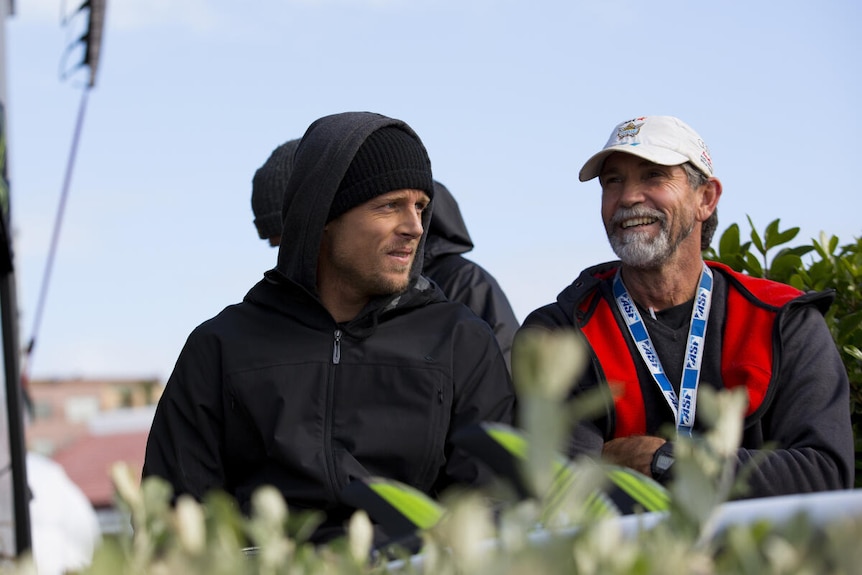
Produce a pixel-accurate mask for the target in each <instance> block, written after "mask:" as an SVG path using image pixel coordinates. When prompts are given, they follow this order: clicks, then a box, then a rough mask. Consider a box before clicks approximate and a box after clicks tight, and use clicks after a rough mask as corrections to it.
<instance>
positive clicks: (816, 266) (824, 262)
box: [704, 218, 862, 487]
mask: <svg viewBox="0 0 862 575" xmlns="http://www.w3.org/2000/svg"><path fill="white" fill-rule="evenodd" d="M748 223H749V225H750V226H751V236H750V239H749V240H748V241H745V242H742V241H741V238H740V232H739V226H738V225H737V224H732V225H731V226H730V227H728V228H727V229H726V230H725V231H724V233H723V234H722V235H721V238H720V239H719V242H718V251H716V250H714V249H713V248H709V249H707V250H706V251H705V252H704V256H705V257H706V258H707V259H712V260H716V261H719V262H721V263H724V264H727V265H728V266H730V267H732V268H733V269H735V270H737V271H740V272H744V273H747V274H749V275H751V276H754V277H761V278H768V279H771V280H775V281H779V282H783V283H786V284H790V285H792V286H794V287H796V288H798V289H800V290H803V291H809V290H817V291H820V290H825V289H828V288H832V289H834V290H835V291H836V296H835V302H834V303H833V304H832V307H831V308H830V309H829V312H828V313H827V314H826V323H827V324H828V325H829V330H830V331H831V332H832V337H833V338H834V339H835V343H836V345H837V346H838V349H839V351H840V352H841V358H842V359H843V361H844V367H845V368H846V369H847V375H848V376H849V378H850V414H851V418H852V421H853V434H854V437H855V439H856V487H862V351H860V350H862V238H856V239H855V240H854V241H853V242H852V243H848V244H844V245H840V243H841V242H840V240H839V239H838V238H837V237H836V236H831V237H827V236H826V234H823V233H821V234H820V239H819V240H811V243H810V244H802V245H797V246H795V247H790V246H789V245H788V244H790V243H791V242H792V241H793V240H794V239H795V238H796V236H797V235H798V234H799V228H798V227H796V228H788V229H786V230H782V229H780V228H779V225H780V220H774V221H772V222H771V223H770V224H769V225H767V226H766V228H765V229H764V231H763V233H758V232H757V230H756V229H755V227H754V223H753V222H752V221H751V218H748Z"/></svg>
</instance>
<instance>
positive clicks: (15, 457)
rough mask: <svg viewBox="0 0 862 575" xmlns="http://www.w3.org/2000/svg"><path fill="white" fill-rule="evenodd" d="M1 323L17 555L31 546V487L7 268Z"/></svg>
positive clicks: (1, 287)
mask: <svg viewBox="0 0 862 575" xmlns="http://www.w3.org/2000/svg"><path fill="white" fill-rule="evenodd" d="M0 324H1V325H2V330H3V364H4V376H5V380H6V410H7V412H8V422H9V455H10V460H11V464H12V497H13V500H14V505H15V509H14V511H15V549H16V552H17V554H18V555H21V554H22V553H24V552H25V551H29V550H30V548H31V546H32V535H31V531H30V489H29V487H28V485H27V448H26V441H25V439H24V418H23V413H24V401H23V397H22V392H21V378H20V373H19V361H18V354H19V351H20V348H19V347H18V304H17V301H16V292H15V274H14V273H12V271H11V270H10V271H9V272H8V273H6V274H4V275H3V277H2V280H0Z"/></svg>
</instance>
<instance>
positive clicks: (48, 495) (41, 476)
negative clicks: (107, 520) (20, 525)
mask: <svg viewBox="0 0 862 575" xmlns="http://www.w3.org/2000/svg"><path fill="white" fill-rule="evenodd" d="M27 483H28V485H29V486H30V491H31V492H32V496H33V498H32V499H31V500H30V527H31V534H32V535H31V538H32V549H33V558H34V560H35V562H36V567H37V569H38V572H39V575H62V574H63V573H66V572H68V571H74V570H79V569H82V568H84V567H87V566H88V565H90V563H91V562H92V559H93V552H94V551H95V549H96V546H97V545H98V544H99V542H100V541H101V538H102V536H101V532H100V530H99V521H98V519H97V517H96V512H95V510H94V509H93V506H92V505H90V501H89V500H88V499H87V497H86V496H85V495H84V493H83V492H82V491H81V489H80V488H79V487H78V486H77V485H75V483H73V482H72V480H71V479H69V476H68V475H66V471H65V470H64V469H63V467H62V466H61V465H60V464H59V463H57V462H55V461H54V460H52V459H50V458H48V457H45V456H44V455H40V454H38V453H34V452H28V453H27Z"/></svg>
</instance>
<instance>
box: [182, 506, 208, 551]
mask: <svg viewBox="0 0 862 575" xmlns="http://www.w3.org/2000/svg"><path fill="white" fill-rule="evenodd" d="M174 518H175V521H176V529H177V537H178V538H179V540H180V545H182V547H183V549H185V550H186V551H188V552H189V553H191V554H192V555H198V554H199V553H201V552H202V551H203V550H204V548H205V547H206V525H205V522H204V511H203V508H202V507H201V506H200V504H199V503H198V502H197V501H195V500H194V499H193V498H192V497H190V496H189V495H180V496H179V498H177V505H176V512H175V514H174Z"/></svg>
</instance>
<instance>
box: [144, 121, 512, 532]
mask: <svg viewBox="0 0 862 575" xmlns="http://www.w3.org/2000/svg"><path fill="white" fill-rule="evenodd" d="M387 125H394V126H398V127H400V128H401V129H403V130H405V131H407V132H408V133H409V134H411V135H413V136H414V137H416V136H415V134H414V133H413V131H412V130H411V129H410V128H409V127H408V126H407V125H406V124H404V123H403V122H400V121H399V120H394V119H391V118H387V117H385V116H381V115H378V114H372V113H366V112H351V113H345V114H336V115H333V116H327V117H324V118H321V119H320V120H317V121H316V122H314V123H313V124H312V125H311V126H310V127H309V128H308V130H307V132H306V133H305V135H304V137H303V139H302V141H301V143H300V145H299V147H298V149H297V152H296V158H295V164H294V173H293V175H292V176H291V179H290V183H289V187H288V191H287V194H286V201H285V205H284V209H283V214H284V221H285V226H284V235H283V238H282V242H281V245H280V247H279V252H278V262H277V265H276V267H275V268H274V269H273V270H270V271H269V272H267V273H266V274H265V275H264V278H263V279H262V280H261V281H260V282H259V283H258V284H257V285H255V286H254V287H252V289H251V290H250V291H249V292H248V294H247V295H246V296H245V298H244V300H243V301H242V303H239V304H235V305H232V306H229V307H227V308H225V309H224V310H223V311H222V312H221V313H219V314H218V315H217V316H215V317H214V318H212V319H210V320H208V321H206V322H204V323H203V324H201V325H200V326H198V327H197V328H196V329H195V330H194V331H193V332H192V334H191V335H190V336H189V338H188V340H187V342H186V344H185V346H184V348H183V350H182V352H181V353H180V356H179V359H178V360H177V363H176V367H175V368H174V371H173V373H172V375H171V377H170V379H169V380H168V383H167V386H166V388H165V390H164V393H163V396H162V398H161V399H160V401H159V405H158V408H157V411H156V415H155V419H154V421H153V426H152V430H151V432H150V436H149V440H148V443H147V451H146V459H145V463H144V476H149V475H157V476H161V477H163V478H165V479H167V480H168V481H170V483H171V484H172V485H173V487H174V489H175V491H176V493H177V494H179V493H188V494H191V495H192V496H194V497H196V498H201V497H202V496H203V495H204V494H205V493H207V492H208V491H210V490H212V489H221V490H224V491H226V492H228V493H230V494H231V495H233V496H235V497H236V498H237V500H238V502H239V504H240V506H241V507H242V508H243V509H244V510H248V508H249V501H250V497H251V495H252V493H253V491H254V490H255V489H257V488H258V487H260V486H263V485H266V484H270V485H274V486H275V487H277V488H278V489H279V490H280V491H281V492H282V494H283V495H284V496H285V499H286V500H287V502H288V503H289V504H290V505H291V506H292V507H293V508H295V509H317V510H323V511H325V512H326V514H327V518H326V522H325V523H324V525H323V527H322V529H321V532H322V531H324V530H325V529H326V528H329V527H333V528H335V529H339V528H340V527H341V525H342V524H343V522H344V521H345V520H346V519H347V518H348V517H349V515H350V514H351V513H352V511H353V509H352V508H350V507H349V506H348V505H346V504H345V503H343V502H342V501H341V499H340V493H341V491H342V489H343V488H344V487H345V486H346V485H347V484H348V483H349V482H350V481H351V480H352V479H354V478H358V477H365V476H369V475H374V476H384V477H388V478H391V479H396V480H399V481H402V482H404V483H407V484H409V485H411V486H414V487H416V488H418V489H420V490H421V491H423V492H425V493H428V494H432V495H435V494H438V493H440V492H441V491H442V490H444V489H445V488H447V487H448V486H450V485H452V484H455V483H468V484H475V483H481V482H484V481H485V480H486V479H487V476H486V473H487V470H484V469H482V468H481V467H480V466H479V465H478V464H477V463H476V462H475V461H473V460H472V459H470V458H469V457H467V456H466V455H464V454H461V453H460V452H459V451H457V450H455V449H454V448H453V446H452V444H451V442H450V437H451V435H452V433H453V432H454V431H455V430H457V429H459V428H460V427H461V426H463V425H466V424H469V423H473V422H478V421H502V422H511V420H512V415H513V409H514V407H513V406H514V391H513V389H512V384H511V379H510V377H509V373H508V371H507V367H506V363H505V361H504V358H503V355H502V353H501V351H500V348H499V346H498V345H497V343H496V341H495V340H494V336H493V333H492V332H491V330H490V329H489V327H488V325H487V324H486V323H485V322H483V321H482V320H481V319H479V318H478V317H476V316H475V315H474V314H472V313H471V312H470V311H469V310H467V309H466V308H465V307H464V306H462V305H460V304H456V303H453V302H450V301H448V300H447V299H446V298H445V297H444V295H443V294H442V292H440V290H439V289H438V288H437V287H436V286H435V285H434V284H433V283H432V282H429V281H428V280H427V279H426V278H424V277H422V276H421V275H419V273H418V271H417V270H419V269H421V265H422V255H421V254H422V245H421V244H420V247H419V250H418V252H417V255H416V262H415V263H414V266H413V271H412V272H411V276H412V279H411V282H410V285H409V287H408V289H407V290H406V291H405V292H403V293H400V294H395V295H392V296H387V297H380V298H377V299H374V300H372V301H371V302H369V303H368V305H367V306H366V307H365V309H364V310H363V311H362V312H360V314H359V315H358V316H357V317H356V318H354V319H353V320H351V321H349V322H346V323H343V324H339V323H336V322H335V320H334V319H333V318H332V316H331V315H330V314H329V312H328V311H327V310H326V308H324V306H323V305H322V303H321V302H320V299H319V297H318V293H317V288H316V272H317V260H318V253H319V248H320V241H321V237H322V234H323V228H324V225H325V223H326V217H327V214H328V211H329V207H330V204H331V203H332V199H333V197H334V195H335V192H336V191H337V188H338V186H339V183H340V181H341V179H342V176H343V174H344V173H345V171H346V170H347V168H348V166H349V165H350V162H351V159H352V158H353V156H354V154H355V153H356V151H357V150H358V148H359V147H360V145H361V144H362V142H363V141H364V140H365V139H366V138H367V137H368V136H369V135H370V134H371V133H372V132H373V131H375V130H377V129H379V128H381V127H383V126H387ZM432 203H433V202H432ZM426 212H428V210H426ZM423 218H424V220H425V221H424V224H425V225H426V228H427V219H428V218H430V213H425V214H424V215H423Z"/></svg>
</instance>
